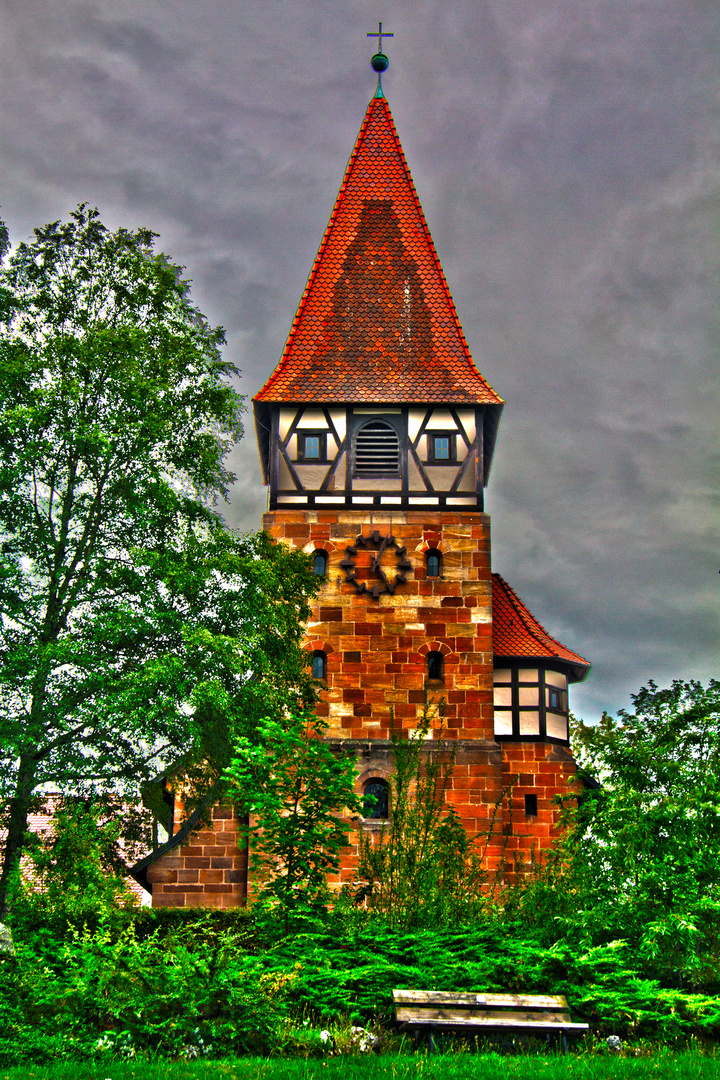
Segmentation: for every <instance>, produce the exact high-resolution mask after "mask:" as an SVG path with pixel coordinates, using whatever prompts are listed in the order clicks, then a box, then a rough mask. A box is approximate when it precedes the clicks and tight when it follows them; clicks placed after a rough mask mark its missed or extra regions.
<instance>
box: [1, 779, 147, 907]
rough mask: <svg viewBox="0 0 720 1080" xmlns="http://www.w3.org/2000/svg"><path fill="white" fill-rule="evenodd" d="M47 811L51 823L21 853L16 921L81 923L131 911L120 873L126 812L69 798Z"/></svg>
mask: <svg viewBox="0 0 720 1080" xmlns="http://www.w3.org/2000/svg"><path fill="white" fill-rule="evenodd" d="M45 809H46V810H48V811H50V812H51V813H52V824H51V827H50V829H49V831H48V832H47V833H46V834H44V835H42V836H35V837H33V841H34V842H33V843H32V844H31V845H30V846H29V847H28V848H27V849H26V851H25V853H24V859H23V867H22V873H21V874H19V875H18V877H19V880H17V881H16V883H15V889H14V892H13V915H14V917H15V918H17V917H18V916H19V917H20V918H22V915H23V914H25V915H29V914H30V913H34V915H35V918H36V919H37V918H38V917H40V918H47V917H48V916H50V917H52V916H53V915H61V916H62V917H66V916H70V917H71V918H72V917H75V918H77V917H80V918H82V917H84V916H87V915H97V914H99V913H102V912H107V911H108V910H113V909H115V908H117V907H119V906H126V907H130V906H134V905H135V904H136V903H137V900H136V898H135V896H134V895H133V893H132V892H131V891H130V889H129V887H128V881H127V876H126V874H125V872H124V871H125V857H126V851H125V850H123V849H124V848H126V845H125V844H124V843H123V839H124V834H125V831H126V827H127V815H128V808H127V807H120V806H117V805H115V806H113V805H109V806H108V805H107V804H106V803H105V802H104V801H101V800H93V799H92V798H90V799H79V798H73V797H70V798H60V799H54V800H53V802H52V803H51V804H49V805H47V806H46V808H45Z"/></svg>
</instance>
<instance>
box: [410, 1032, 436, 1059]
mask: <svg viewBox="0 0 720 1080" xmlns="http://www.w3.org/2000/svg"><path fill="white" fill-rule="evenodd" d="M423 1043H425V1045H426V1046H427V1048H428V1052H429V1053H431V1054H434V1053H435V1052H436V1051H437V1047H436V1046H435V1039H434V1037H433V1033H432V1031H421V1030H419V1029H418V1028H416V1029H415V1031H413V1045H414V1048H415V1051H416V1052H417V1051H418V1050H420V1049H421V1048H422V1045H423Z"/></svg>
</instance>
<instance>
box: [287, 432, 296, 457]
mask: <svg viewBox="0 0 720 1080" xmlns="http://www.w3.org/2000/svg"><path fill="white" fill-rule="evenodd" d="M287 452H288V455H289V457H290V460H291V461H294V460H295V458H296V457H297V435H291V436H290V438H289V439H288V444H287Z"/></svg>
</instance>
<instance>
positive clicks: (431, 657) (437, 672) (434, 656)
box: [427, 651, 445, 680]
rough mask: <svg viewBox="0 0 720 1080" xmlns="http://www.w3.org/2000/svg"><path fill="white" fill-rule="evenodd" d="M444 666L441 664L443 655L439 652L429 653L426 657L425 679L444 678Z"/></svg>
mask: <svg viewBox="0 0 720 1080" xmlns="http://www.w3.org/2000/svg"><path fill="white" fill-rule="evenodd" d="M444 671H445V665H444V663H443V654H442V653H441V652H435V651H434V652H429V653H428V657H427V677H428V679H436V680H440V679H442V678H443V676H444Z"/></svg>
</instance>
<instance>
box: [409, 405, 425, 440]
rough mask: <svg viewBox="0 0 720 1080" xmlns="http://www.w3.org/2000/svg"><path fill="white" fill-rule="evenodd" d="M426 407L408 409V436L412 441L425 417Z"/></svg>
mask: <svg viewBox="0 0 720 1080" xmlns="http://www.w3.org/2000/svg"><path fill="white" fill-rule="evenodd" d="M426 412H427V409H408V436H409V437H410V440H411V441H414V439H415V437H416V435H417V433H418V431H419V430H420V427H421V426H422V422H423V420H424V419H425V413H426Z"/></svg>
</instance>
